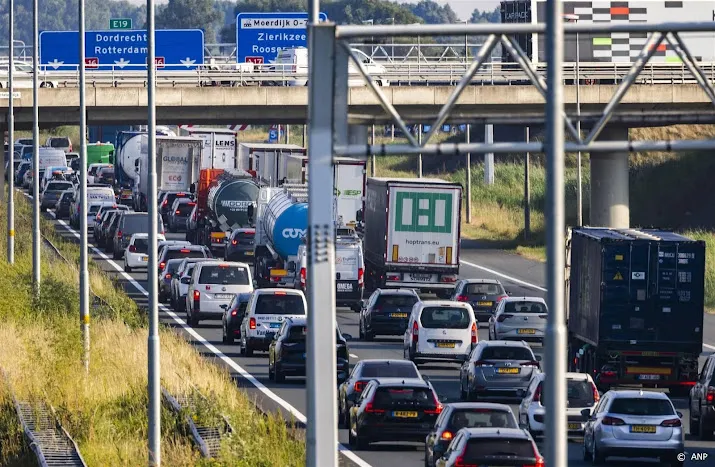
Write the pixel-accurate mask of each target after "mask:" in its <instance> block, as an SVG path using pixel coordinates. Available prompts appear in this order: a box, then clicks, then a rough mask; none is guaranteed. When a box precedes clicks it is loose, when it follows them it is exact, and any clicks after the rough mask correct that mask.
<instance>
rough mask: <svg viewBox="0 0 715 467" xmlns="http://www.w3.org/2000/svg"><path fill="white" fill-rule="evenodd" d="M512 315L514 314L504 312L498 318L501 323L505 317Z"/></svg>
mask: <svg viewBox="0 0 715 467" xmlns="http://www.w3.org/2000/svg"><path fill="white" fill-rule="evenodd" d="M512 316H514V315H510V314H508V313H502V314H501V315H499V317H498V318H497V321H498V322H500V323H503V322H504V320H505V319H507V318H511V317H512Z"/></svg>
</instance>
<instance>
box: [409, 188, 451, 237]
mask: <svg viewBox="0 0 715 467" xmlns="http://www.w3.org/2000/svg"><path fill="white" fill-rule="evenodd" d="M395 208H396V209H395V211H396V212H395V230H396V231H398V232H431V233H452V216H453V213H452V193H424V192H408V191H398V192H397V197H396V199H395Z"/></svg>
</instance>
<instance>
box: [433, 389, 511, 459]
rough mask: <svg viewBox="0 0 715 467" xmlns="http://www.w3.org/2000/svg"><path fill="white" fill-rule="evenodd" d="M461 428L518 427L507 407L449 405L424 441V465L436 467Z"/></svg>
mask: <svg viewBox="0 0 715 467" xmlns="http://www.w3.org/2000/svg"><path fill="white" fill-rule="evenodd" d="M462 428H513V429H518V428H519V424H518V423H517V421H516V417H514V412H512V411H511V408H509V406H508V405H505V404H491V403H488V402H457V403H454V404H446V405H445V406H444V410H443V411H442V414H441V415H440V416H439V418H438V419H437V422H436V423H435V424H434V427H433V428H432V431H431V432H430V434H429V435H427V438H426V439H425V465H427V466H429V467H434V466H435V463H436V462H437V459H439V458H440V457H442V456H443V455H444V453H445V451H447V447H449V443H451V442H452V439H453V438H454V435H456V434H457V432H458V431H459V430H461V429H462Z"/></svg>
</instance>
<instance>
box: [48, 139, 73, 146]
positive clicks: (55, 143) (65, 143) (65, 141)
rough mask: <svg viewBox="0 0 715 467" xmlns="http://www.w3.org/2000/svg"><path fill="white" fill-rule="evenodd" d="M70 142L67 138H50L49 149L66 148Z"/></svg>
mask: <svg viewBox="0 0 715 467" xmlns="http://www.w3.org/2000/svg"><path fill="white" fill-rule="evenodd" d="M69 146H70V141H69V139H67V138H52V139H50V147H51V148H68V147H69Z"/></svg>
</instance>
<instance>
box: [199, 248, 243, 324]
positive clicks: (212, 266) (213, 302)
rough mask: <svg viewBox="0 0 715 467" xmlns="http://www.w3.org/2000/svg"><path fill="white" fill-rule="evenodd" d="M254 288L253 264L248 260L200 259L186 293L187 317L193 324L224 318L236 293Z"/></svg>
mask: <svg viewBox="0 0 715 467" xmlns="http://www.w3.org/2000/svg"><path fill="white" fill-rule="evenodd" d="M250 292H253V277H252V276H251V268H250V267H249V266H248V264H246V263H237V262H230V261H202V262H200V263H196V266H194V272H193V273H192V274H191V283H190V284H189V290H188V291H187V293H186V318H187V321H188V322H189V324H190V325H191V326H197V325H198V324H199V321H200V320H201V319H221V318H223V312H224V309H223V308H221V305H228V304H229V303H230V302H231V299H232V298H233V297H234V295H236V294H239V293H250Z"/></svg>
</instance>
